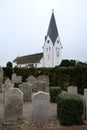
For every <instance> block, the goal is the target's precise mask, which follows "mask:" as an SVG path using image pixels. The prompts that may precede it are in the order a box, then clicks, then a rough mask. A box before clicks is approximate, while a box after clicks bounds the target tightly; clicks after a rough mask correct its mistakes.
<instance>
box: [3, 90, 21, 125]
mask: <svg viewBox="0 0 87 130" xmlns="http://www.w3.org/2000/svg"><path fill="white" fill-rule="evenodd" d="M22 120H23V93H22V92H21V91H20V90H19V89H17V88H13V89H10V90H9V91H8V92H7V93H6V95H5V103H4V123H5V124H14V123H22Z"/></svg>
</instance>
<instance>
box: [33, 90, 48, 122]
mask: <svg viewBox="0 0 87 130" xmlns="http://www.w3.org/2000/svg"><path fill="white" fill-rule="evenodd" d="M49 100H50V96H49V94H48V93H46V92H43V91H39V92H37V93H35V94H33V96H32V109H33V110H32V122H33V123H46V122H48V121H49Z"/></svg>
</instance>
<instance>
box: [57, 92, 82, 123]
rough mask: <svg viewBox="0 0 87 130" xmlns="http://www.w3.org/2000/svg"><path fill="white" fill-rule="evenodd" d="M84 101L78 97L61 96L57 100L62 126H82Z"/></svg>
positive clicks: (58, 114) (58, 115)
mask: <svg viewBox="0 0 87 130" xmlns="http://www.w3.org/2000/svg"><path fill="white" fill-rule="evenodd" d="M82 115H83V100H82V98H80V97H79V96H77V95H73V94H60V95H59V96H58V100H57V117H58V119H59V121H60V124H62V125H75V124H79V125H80V124H82V123H83V119H82Z"/></svg>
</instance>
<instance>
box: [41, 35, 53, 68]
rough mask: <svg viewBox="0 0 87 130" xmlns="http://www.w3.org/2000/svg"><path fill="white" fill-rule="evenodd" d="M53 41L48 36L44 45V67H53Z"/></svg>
mask: <svg viewBox="0 0 87 130" xmlns="http://www.w3.org/2000/svg"><path fill="white" fill-rule="evenodd" d="M52 59H53V43H52V41H51V39H50V37H49V36H48V37H47V38H46V41H45V43H44V47H43V67H53V60H52Z"/></svg>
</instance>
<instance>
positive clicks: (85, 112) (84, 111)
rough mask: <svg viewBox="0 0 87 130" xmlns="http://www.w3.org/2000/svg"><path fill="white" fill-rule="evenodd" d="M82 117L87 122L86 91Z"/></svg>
mask: <svg viewBox="0 0 87 130" xmlns="http://www.w3.org/2000/svg"><path fill="white" fill-rule="evenodd" d="M83 116H84V119H85V120H86V121H87V89H84V108H83Z"/></svg>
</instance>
